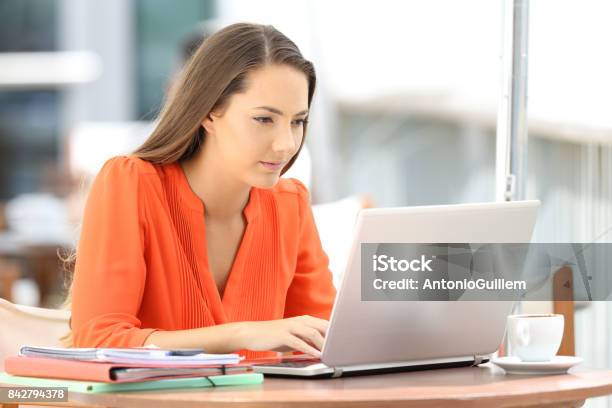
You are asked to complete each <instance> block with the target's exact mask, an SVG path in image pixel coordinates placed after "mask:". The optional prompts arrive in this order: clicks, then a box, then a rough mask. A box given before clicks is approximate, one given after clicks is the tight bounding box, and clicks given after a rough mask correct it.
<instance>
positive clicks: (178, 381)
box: [0, 372, 263, 393]
mask: <svg viewBox="0 0 612 408" xmlns="http://www.w3.org/2000/svg"><path fill="white" fill-rule="evenodd" d="M262 382H263V374H260V373H246V374H229V375H215V376H209V377H192V378H170V379H165V380H154V381H139V382H131V383H105V382H96V381H74V380H62V379H52V378H37V377H22V376H16V375H10V374H7V373H5V372H0V383H2V384H12V385H27V386H30V387H68V391H76V392H92V393H95V392H120V391H143V390H163V389H170V388H203V387H216V386H226V385H250V384H261V383H262Z"/></svg>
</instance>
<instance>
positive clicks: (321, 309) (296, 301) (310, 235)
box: [285, 179, 336, 319]
mask: <svg viewBox="0 0 612 408" xmlns="http://www.w3.org/2000/svg"><path fill="white" fill-rule="evenodd" d="M290 180H292V181H293V182H294V183H295V185H296V187H297V191H298V194H297V198H298V202H299V205H298V207H299V218H300V220H299V229H298V254H297V264H296V270H295V275H294V277H293V280H292V282H291V285H290V286H289V290H288V293H287V300H286V303H285V317H293V316H299V315H311V316H315V317H319V318H322V319H329V318H330V315H331V310H332V307H333V304H334V299H335V297H336V289H335V287H334V285H333V277H332V273H331V271H330V270H329V258H328V256H327V254H326V253H325V251H324V250H323V247H322V245H321V239H320V237H319V232H318V230H317V227H316V225H315V221H314V217H313V213H312V208H311V205H310V194H309V192H308V190H307V189H306V187H305V186H304V184H302V183H301V182H300V181H299V180H297V179H290Z"/></svg>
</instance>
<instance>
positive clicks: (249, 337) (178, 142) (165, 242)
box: [71, 23, 335, 358]
mask: <svg viewBox="0 0 612 408" xmlns="http://www.w3.org/2000/svg"><path fill="white" fill-rule="evenodd" d="M315 80H316V78H315V72H314V68H313V66H312V64H311V63H310V62H309V61H307V60H305V59H304V58H303V57H302V55H301V53H300V51H299V50H298V48H297V47H296V46H295V44H294V43H293V42H291V41H290V40H289V39H288V38H286V37H285V36H284V35H283V34H281V33H280V32H279V31H277V30H276V29H274V28H273V27H271V26H261V25H256V24H246V23H240V24H233V25H231V26H228V27H226V28H224V29H222V30H220V31H219V32H217V33H216V34H214V35H212V36H211V37H209V38H208V39H207V40H206V41H205V42H204V43H203V44H202V45H201V46H200V47H199V48H198V50H197V51H196V52H195V54H194V55H193V56H192V58H191V59H190V60H189V61H188V63H187V64H186V66H185V68H184V70H183V72H182V73H181V75H180V77H179V79H178V80H177V81H176V82H175V84H174V86H173V88H172V90H171V91H170V93H169V96H168V100H167V101H166V104H165V106H164V108H163V110H162V113H161V115H160V119H159V123H158V125H157V127H156V129H155V130H154V132H153V133H152V134H151V136H150V137H149V138H148V140H147V141H146V142H145V143H144V144H143V145H142V146H141V147H140V148H138V149H137V150H136V151H135V152H134V153H133V154H132V155H130V156H120V157H115V158H112V159H110V160H109V161H107V162H106V163H105V164H104V166H103V168H102V170H101V171H100V173H99V174H98V176H97V177H96V179H95V181H94V183H93V185H92V188H91V191H90V193H89V197H88V200H87V204H86V207H85V212H84V218H83V226H82V231H81V236H80V241H79V245H78V250H77V258H76V265H75V275H74V280H73V283H72V288H71V291H72V320H71V329H72V344H73V345H74V346H76V347H138V346H147V345H156V346H158V347H162V348H203V349H204V350H206V351H207V352H210V353H225V352H235V351H238V352H240V353H242V354H245V355H247V356H248V357H250V358H253V357H263V356H270V355H273V354H272V353H271V351H286V350H296V351H301V352H304V353H308V354H311V355H314V356H320V350H321V347H322V344H323V340H324V336H325V333H326V330H327V319H329V316H330V313H331V308H332V305H333V301H334V297H335V289H334V286H333V284H332V276H331V273H330V271H329V269H328V258H327V256H326V254H325V253H324V251H323V250H322V248H321V242H320V239H319V235H318V233H317V229H316V227H315V224H314V220H313V216H312V211H311V208H310V204H309V195H308V191H307V190H306V188H305V187H304V185H303V184H302V183H300V182H299V181H298V180H295V179H281V178H280V176H281V175H282V174H283V173H284V172H286V171H287V170H288V169H289V168H290V167H291V165H292V164H293V162H294V161H295V159H296V157H297V155H298V153H299V151H300V149H301V147H302V145H303V142H304V135H305V132H306V124H307V120H308V119H307V118H308V109H309V108H310V104H311V101H312V97H313V93H314V89H315Z"/></svg>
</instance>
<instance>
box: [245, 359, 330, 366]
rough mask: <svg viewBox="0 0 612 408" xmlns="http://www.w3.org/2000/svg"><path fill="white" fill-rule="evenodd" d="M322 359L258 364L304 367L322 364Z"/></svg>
mask: <svg viewBox="0 0 612 408" xmlns="http://www.w3.org/2000/svg"><path fill="white" fill-rule="evenodd" d="M320 363H321V360H319V359H318V358H313V359H308V360H293V361H291V360H289V361H279V362H277V363H271V364H257V366H259V367H291V368H302V367H308V366H311V365H313V364H320Z"/></svg>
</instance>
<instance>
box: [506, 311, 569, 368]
mask: <svg viewBox="0 0 612 408" xmlns="http://www.w3.org/2000/svg"><path fill="white" fill-rule="evenodd" d="M507 323H508V324H507V326H506V332H507V334H508V340H509V341H510V351H511V353H512V354H514V355H515V356H518V357H519V358H520V359H521V361H550V360H552V358H553V357H554V356H555V355H556V354H557V351H559V346H560V345H561V340H562V339H563V325H564V319H563V315H560V314H522V315H510V316H508V320H507Z"/></svg>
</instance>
